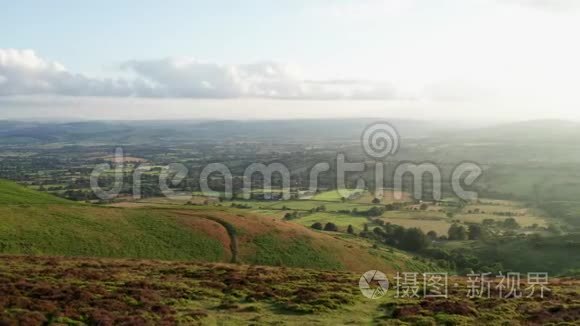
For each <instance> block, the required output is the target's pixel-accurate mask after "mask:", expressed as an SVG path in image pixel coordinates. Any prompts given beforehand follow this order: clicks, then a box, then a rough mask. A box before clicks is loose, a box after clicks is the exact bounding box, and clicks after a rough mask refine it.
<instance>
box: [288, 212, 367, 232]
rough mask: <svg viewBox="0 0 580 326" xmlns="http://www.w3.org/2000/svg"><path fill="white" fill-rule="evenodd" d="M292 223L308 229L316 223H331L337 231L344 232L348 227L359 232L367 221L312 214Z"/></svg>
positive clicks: (344, 216)
mask: <svg viewBox="0 0 580 326" xmlns="http://www.w3.org/2000/svg"><path fill="white" fill-rule="evenodd" d="M293 222H297V223H300V224H301V225H304V226H306V227H310V226H311V225H312V224H314V223H316V222H320V223H322V225H324V224H326V223H328V222H331V223H334V224H336V225H337V226H338V228H339V230H340V231H342V232H345V231H346V229H347V227H348V226H349V225H352V226H353V227H354V228H355V231H361V230H362V229H363V226H364V224H367V223H369V220H368V219H367V218H366V217H364V216H352V215H347V214H338V213H314V214H309V215H307V216H304V217H301V218H299V219H296V220H294V221H293Z"/></svg>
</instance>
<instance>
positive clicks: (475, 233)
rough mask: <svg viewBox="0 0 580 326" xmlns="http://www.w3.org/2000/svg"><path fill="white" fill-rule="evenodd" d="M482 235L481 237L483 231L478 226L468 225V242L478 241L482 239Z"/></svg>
mask: <svg viewBox="0 0 580 326" xmlns="http://www.w3.org/2000/svg"><path fill="white" fill-rule="evenodd" d="M482 235H483V230H482V228H481V226H479V225H477V224H471V225H469V229H468V235H467V236H468V238H469V240H479V239H481V238H482Z"/></svg>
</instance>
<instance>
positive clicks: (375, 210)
mask: <svg viewBox="0 0 580 326" xmlns="http://www.w3.org/2000/svg"><path fill="white" fill-rule="evenodd" d="M384 212H385V211H384V209H383V208H382V207H377V206H374V207H371V208H369V210H368V211H367V216H371V217H372V216H381V215H383V213H384Z"/></svg>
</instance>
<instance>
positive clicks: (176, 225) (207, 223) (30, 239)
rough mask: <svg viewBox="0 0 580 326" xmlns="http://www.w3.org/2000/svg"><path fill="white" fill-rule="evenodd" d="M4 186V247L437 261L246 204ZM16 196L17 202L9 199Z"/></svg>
mask: <svg viewBox="0 0 580 326" xmlns="http://www.w3.org/2000/svg"><path fill="white" fill-rule="evenodd" d="M0 186H1V188H0V193H2V194H3V195H2V198H3V199H2V200H3V201H4V202H3V203H4V205H0V253H6V254H38V255H61V256H86V257H88V256H93V257H114V258H140V259H165V260H195V261H214V262H229V261H230V260H231V259H232V255H233V252H234V251H236V255H237V261H239V262H242V263H252V264H264V265H280V266H291V267H306V268H319V269H346V270H353V271H366V270H369V269H375V268H378V269H382V270H385V271H392V270H395V269H397V270H402V269H405V268H407V269H408V270H417V271H425V270H431V269H433V268H432V267H431V266H429V265H427V264H425V263H423V262H421V261H419V260H414V259H413V258H412V256H409V255H407V254H403V253H400V252H394V251H391V250H389V249H388V248H379V249H373V248H372V244H371V243H369V242H366V241H364V240H360V239H356V240H355V239H343V238H342V237H340V236H339V235H332V234H328V233H325V232H316V231H313V230H310V229H308V228H305V227H303V226H300V225H297V224H296V223H291V222H286V221H282V220H279V219H277V218H271V217H265V216H263V215H256V214H253V213H251V212H248V211H247V210H237V209H231V208H218V207H215V208H212V207H200V206H173V207H165V208H162V207H141V208H113V207H98V206H92V205H83V204H76V203H73V202H69V201H66V200H61V199H59V198H54V197H51V196H50V195H45V194H41V193H38V192H35V191H33V190H29V189H26V188H22V187H20V186H16V185H14V184H12V183H9V182H2V183H1V184H0ZM2 190H6V191H2ZM14 203H19V204H18V205H10V204H14ZM228 226H229V227H230V228H231V230H229V231H231V232H232V233H233V234H235V239H232V236H231V234H229V232H227V227H228ZM232 242H236V244H235V245H234V246H233V247H232ZM405 271H407V270H405Z"/></svg>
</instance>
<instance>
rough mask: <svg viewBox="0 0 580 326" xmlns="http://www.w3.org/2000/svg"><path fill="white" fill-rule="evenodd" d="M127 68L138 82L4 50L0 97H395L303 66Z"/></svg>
mask: <svg viewBox="0 0 580 326" xmlns="http://www.w3.org/2000/svg"><path fill="white" fill-rule="evenodd" d="M122 68H123V69H125V70H129V71H131V72H133V73H134V74H135V77H134V78H126V79H120V78H118V79H97V78H92V77H88V76H85V75H83V74H79V73H72V72H69V71H68V70H66V68H65V67H64V66H63V65H62V64H60V63H58V62H55V61H50V60H47V59H44V58H42V57H40V56H38V55H37V54H36V53H35V52H34V51H32V50H16V49H0V96H10V95H27V94H28V95H32V94H52V95H70V96H108V97H123V96H137V97H159V98H217V99H219V98H246V97H248V98H279V99H391V98H393V97H394V94H395V92H394V91H393V89H392V87H390V86H388V85H385V84H384V83H370V82H358V81H354V80H353V81H347V82H341V83H336V81H334V80H330V81H324V80H318V81H307V80H304V78H303V77H302V73H301V72H300V69H299V68H298V67H295V66H292V65H288V64H281V63H275V62H260V63H252V64H229V65H222V64H217V63H209V62H203V61H199V60H195V59H193V58H188V57H181V58H167V59H160V60H133V61H128V62H126V63H124V64H123V65H122Z"/></svg>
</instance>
